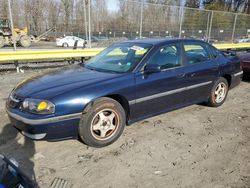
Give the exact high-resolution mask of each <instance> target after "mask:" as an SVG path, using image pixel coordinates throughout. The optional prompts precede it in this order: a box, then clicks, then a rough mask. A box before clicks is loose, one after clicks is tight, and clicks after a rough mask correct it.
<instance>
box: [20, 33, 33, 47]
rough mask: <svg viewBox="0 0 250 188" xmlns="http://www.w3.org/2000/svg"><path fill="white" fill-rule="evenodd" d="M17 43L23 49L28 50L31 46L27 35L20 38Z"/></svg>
mask: <svg viewBox="0 0 250 188" xmlns="http://www.w3.org/2000/svg"><path fill="white" fill-rule="evenodd" d="M19 43H20V45H21V46H22V47H24V48H28V47H30V45H31V39H30V37H29V36H27V35H24V36H21V38H20V40H19Z"/></svg>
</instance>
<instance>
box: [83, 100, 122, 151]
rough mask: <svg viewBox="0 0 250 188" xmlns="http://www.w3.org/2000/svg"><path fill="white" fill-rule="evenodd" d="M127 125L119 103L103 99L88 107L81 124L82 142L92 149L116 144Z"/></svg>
mask: <svg viewBox="0 0 250 188" xmlns="http://www.w3.org/2000/svg"><path fill="white" fill-rule="evenodd" d="M125 124H126V115H125V111H124V109H123V107H122V106H121V105H120V103H118V102H117V101H115V100H113V99H111V98H107V97H102V98H99V99H97V100H95V101H94V102H93V104H91V106H88V107H87V110H86V112H84V113H83V115H82V117H81V120H80V123H79V136H80V138H81V140H82V141H83V142H84V143H85V144H87V145H89V146H92V147H98V148H99V147H104V146H107V145H109V144H112V143H113V142H115V141H116V140H117V139H118V138H119V137H120V136H121V134H122V132H123V130H124V127H125Z"/></svg>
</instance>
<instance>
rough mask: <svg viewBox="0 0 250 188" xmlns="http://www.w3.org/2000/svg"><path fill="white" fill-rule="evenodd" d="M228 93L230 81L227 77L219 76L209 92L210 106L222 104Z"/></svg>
mask: <svg viewBox="0 0 250 188" xmlns="http://www.w3.org/2000/svg"><path fill="white" fill-rule="evenodd" d="M227 94H228V82H227V80H226V79H225V78H222V77H221V78H219V79H218V80H217V81H216V82H215V83H214V86H213V88H212V90H211V92H210V94H209V101H208V106H212V107H218V106H221V105H222V104H223V103H224V102H225V100H226V98H227Z"/></svg>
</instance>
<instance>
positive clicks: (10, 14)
mask: <svg viewBox="0 0 250 188" xmlns="http://www.w3.org/2000/svg"><path fill="white" fill-rule="evenodd" d="M8 6H9V18H10V25H11V33H12V41H13V45H14V50H16V39H15V32H14V24H13V18H12V11H11V5H10V0H8Z"/></svg>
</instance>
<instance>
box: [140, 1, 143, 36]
mask: <svg viewBox="0 0 250 188" xmlns="http://www.w3.org/2000/svg"><path fill="white" fill-rule="evenodd" d="M143 1H144V0H141V16H140V34H139V36H140V38H141V37H142V16H143V5H144V4H143Z"/></svg>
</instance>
